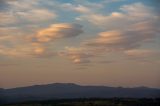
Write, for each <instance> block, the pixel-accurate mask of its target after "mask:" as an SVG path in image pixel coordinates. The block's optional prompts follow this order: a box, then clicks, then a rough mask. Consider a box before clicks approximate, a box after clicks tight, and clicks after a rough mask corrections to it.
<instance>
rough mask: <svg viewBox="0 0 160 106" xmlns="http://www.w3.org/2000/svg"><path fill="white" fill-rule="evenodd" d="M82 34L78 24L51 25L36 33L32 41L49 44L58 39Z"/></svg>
mask: <svg viewBox="0 0 160 106" xmlns="http://www.w3.org/2000/svg"><path fill="white" fill-rule="evenodd" d="M82 32H83V30H82V26H81V25H79V24H69V23H60V24H53V25H51V26H50V27H48V28H45V29H42V30H40V31H38V33H37V34H36V35H34V36H33V41H37V42H50V41H53V40H55V39H59V38H67V37H74V36H78V35H79V34H81V33H82Z"/></svg>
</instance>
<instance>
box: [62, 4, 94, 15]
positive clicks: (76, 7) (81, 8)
mask: <svg viewBox="0 0 160 106" xmlns="http://www.w3.org/2000/svg"><path fill="white" fill-rule="evenodd" d="M62 8H67V10H72V11H76V12H79V13H90V12H91V10H90V8H88V7H86V6H83V5H80V4H79V5H73V4H71V3H65V4H63V5H62Z"/></svg>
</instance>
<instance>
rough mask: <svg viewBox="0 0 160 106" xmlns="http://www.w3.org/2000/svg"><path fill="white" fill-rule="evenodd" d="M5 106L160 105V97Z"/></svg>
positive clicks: (78, 100) (64, 100) (10, 105)
mask: <svg viewBox="0 0 160 106" xmlns="http://www.w3.org/2000/svg"><path fill="white" fill-rule="evenodd" d="M3 106H160V98H157V99H148V98H143V99H136V98H110V99H101V98H90V99H83V98H81V99H60V100H47V101H28V102H22V103H14V104H5V105H3Z"/></svg>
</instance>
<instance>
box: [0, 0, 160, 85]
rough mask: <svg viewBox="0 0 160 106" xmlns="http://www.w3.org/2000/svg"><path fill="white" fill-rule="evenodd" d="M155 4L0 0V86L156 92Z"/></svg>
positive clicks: (145, 0)
mask: <svg viewBox="0 0 160 106" xmlns="http://www.w3.org/2000/svg"><path fill="white" fill-rule="evenodd" d="M158 7H159V2H158V0H32V1H28V0H1V1H0V87H4V88H9V87H17V86H26V85H33V84H42V83H53V82H73V83H79V84H93V85H109V86H127V87H128V86H129V87H133V86H149V87H160V85H159V81H160V80H159V75H160V71H159V69H160V68H159V65H160V61H159V60H160V49H159V48H160V47H159V45H160V42H159V41H160V37H159V32H160V29H159V26H160V23H159V8H158Z"/></svg>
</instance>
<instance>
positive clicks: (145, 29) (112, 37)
mask: <svg viewBox="0 0 160 106" xmlns="http://www.w3.org/2000/svg"><path fill="white" fill-rule="evenodd" d="M158 32H159V30H158V29H157V26H155V25H154V24H152V23H148V22H142V23H141V22H140V23H136V24H134V25H132V26H130V27H129V28H128V29H124V30H113V31H106V32H101V33H99V35H98V37H97V38H95V39H93V40H90V41H87V42H85V45H87V46H92V47H103V48H106V49H108V50H114V51H115V50H116V51H117V50H128V49H134V48H138V47H140V46H142V45H143V44H144V43H146V42H149V41H151V40H153V39H154V38H155V37H156V35H157V34H158Z"/></svg>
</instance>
